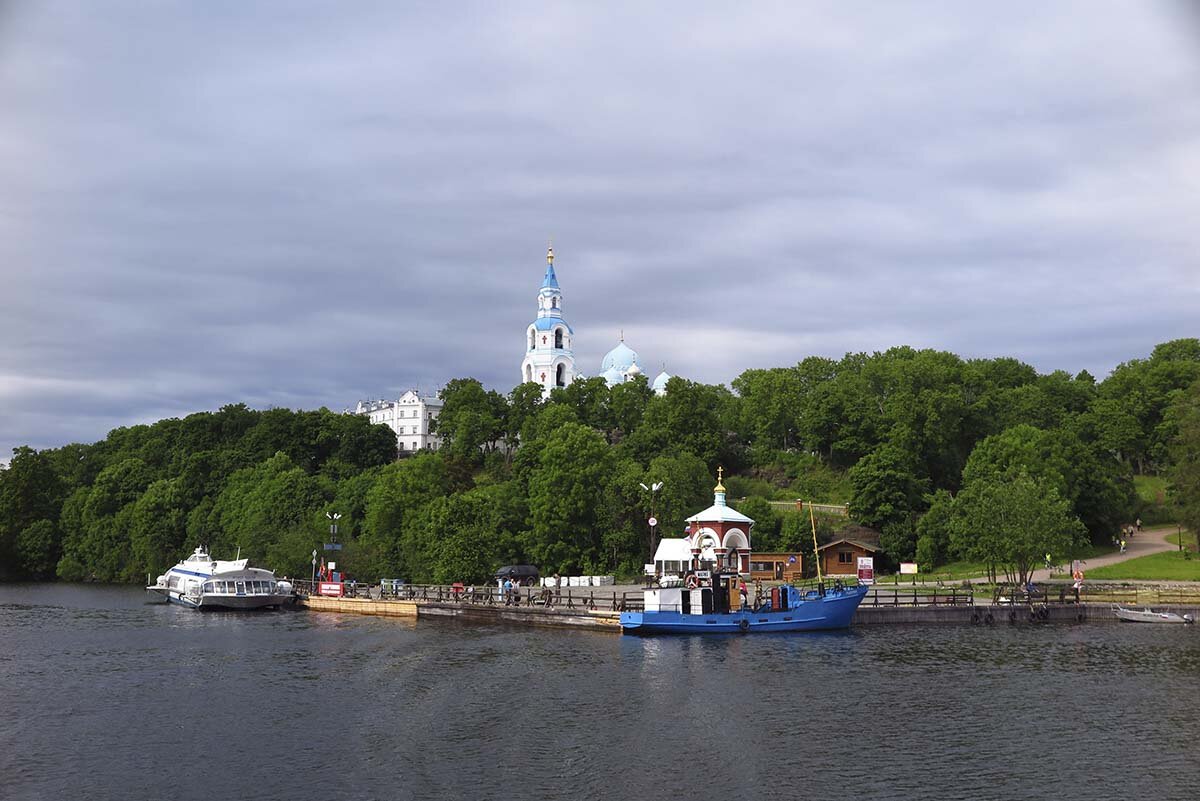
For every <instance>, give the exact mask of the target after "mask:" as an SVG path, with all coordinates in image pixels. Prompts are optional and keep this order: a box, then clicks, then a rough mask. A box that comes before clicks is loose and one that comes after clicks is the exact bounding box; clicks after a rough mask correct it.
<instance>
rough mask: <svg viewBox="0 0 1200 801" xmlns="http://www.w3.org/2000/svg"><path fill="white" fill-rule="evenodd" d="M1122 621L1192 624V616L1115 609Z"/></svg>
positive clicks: (1114, 612) (1120, 607) (1119, 607)
mask: <svg viewBox="0 0 1200 801" xmlns="http://www.w3.org/2000/svg"><path fill="white" fill-rule="evenodd" d="M1113 614H1115V615H1116V616H1117V617H1118V618H1120V619H1121V620H1124V621H1127V622H1129V623H1191V622H1192V616H1191V615H1180V614H1177V613H1175V612H1155V611H1153V610H1150V609H1126V608H1125V607H1123V606H1117V607H1114V608H1113Z"/></svg>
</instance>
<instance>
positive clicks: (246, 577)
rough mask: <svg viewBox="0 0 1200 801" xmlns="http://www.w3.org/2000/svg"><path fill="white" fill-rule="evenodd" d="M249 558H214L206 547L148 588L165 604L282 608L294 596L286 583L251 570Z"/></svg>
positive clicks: (206, 606)
mask: <svg viewBox="0 0 1200 801" xmlns="http://www.w3.org/2000/svg"><path fill="white" fill-rule="evenodd" d="M249 561H250V560H248V559H236V560H233V561H222V560H218V559H213V558H212V557H211V556H209V555H208V551H206V550H205V549H204V548H203V547H200V548H197V549H196V550H195V552H194V553H193V554H192V555H191V556H189V557H188V558H187V559H184V560H183V561H182V562H180V563H179V564H177V565H175V567H173V568H171V569H170V570H168V571H167V572H166V573H164V574H163V575H161V576H159V577H158V580H157V581H156V582H155V583H154V584H151V585H150V586H148V587H146V590H147V591H149V592H150V593H151V595H154V596H156V597H157V598H158V599H160V600H163V601H169V602H171V603H176V604H180V605H181V606H190V607H192V608H193V609H210V608H222V609H259V608H261V607H266V606H276V607H277V606H282V605H283V604H286V603H290V602H291V601H292V600H293V599H294V597H295V590H294V589H293V587H292V585H291V584H290V583H289V582H287V581H278V580H276V578H275V574H274V573H272V572H271V571H270V570H264V569H262V568H259V567H249Z"/></svg>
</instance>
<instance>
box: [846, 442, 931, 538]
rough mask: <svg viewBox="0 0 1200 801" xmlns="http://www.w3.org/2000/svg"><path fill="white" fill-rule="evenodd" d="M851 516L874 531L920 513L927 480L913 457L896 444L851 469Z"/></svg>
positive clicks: (885, 447)
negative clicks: (918, 472) (921, 474)
mask: <svg viewBox="0 0 1200 801" xmlns="http://www.w3.org/2000/svg"><path fill="white" fill-rule="evenodd" d="M849 478H850V484H851V486H852V487H853V492H854V494H853V497H852V498H851V500H850V512H851V514H852V515H853V516H854V517H855V519H857V520H859V521H861V522H862V523H865V524H866V525H868V526H871V527H872V528H883V527H884V526H886V525H888V524H889V523H897V522H901V521H905V520H908V519H909V518H910V517H911V516H912V515H913V513H914V512H917V511H919V510H920V508H921V506H922V504H923V501H922V495H923V494H924V492H925V490H926V482H925V480H924V479H923V478H922V477H921V476H919V475H917V471H916V467H915V465H914V464H913V458H912V454H911V453H910V452H908V451H907V450H905V449H904V448H902V447H900V446H898V445H895V444H893V443H886V444H884V445H881V446H880V447H878V448H877V449H875V450H874V451H872V452H871V453H869V454H868V455H867V456H865V457H863V458H862V459H861V460H860V461H859V462H858V464H856V465H855V466H854V467H852V468H851V469H850V472H849Z"/></svg>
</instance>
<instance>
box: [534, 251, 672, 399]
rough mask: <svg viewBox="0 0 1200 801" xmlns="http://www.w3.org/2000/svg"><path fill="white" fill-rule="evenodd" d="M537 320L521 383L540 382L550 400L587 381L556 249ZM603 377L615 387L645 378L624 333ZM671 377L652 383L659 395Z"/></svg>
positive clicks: (603, 368) (602, 366)
mask: <svg viewBox="0 0 1200 801" xmlns="http://www.w3.org/2000/svg"><path fill="white" fill-rule="evenodd" d="M537 304H538V307H537V319H535V320H534V321H533V322H532V323H530V324H529V327H528V328H527V329H526V331H525V338H526V347H525V358H524V359H522V360H521V381H522V382H530V381H533V382H536V383H538V384H541V386H542V396H543V397H549V396H550V392H551V391H552V390H553V389H554V388H555V387H566V386H568V385H569V384H570V383H571V382H572V381H574V380H575V379H576V378H584V375H583V374H582V373H579V372H576V370H575V352H574V350H573V349H572V340H573V339H574V337H575V331H574V330H573V329H572V328H571V326H570V325H568V324H567V321H566V320H564V319H563V314H562V307H563V300H562V289H560V288H559V286H558V276H556V275H555V274H554V248H553V247H551V248H549V249H548V250H547V251H546V276H545V278H543V279H542V288H541V289H539V290H538V297H537ZM600 375H601V376H602V377H603V378H604V380H605V381H606V382H607V383H608V385H609V386H610V387H611V386H615V385H616V384H621V383H624V382H626V381H629V380H632V379H633V378H635V377H637V376H639V375H642V368H641V367H639V366H638V355H637V352H636V351H634V350H633V349H632V348H630V347H629V346H628V345H626V344H625V337H624V335H623V334H622V336H621V338H620V341H619V342H618V343H617V346H616V347H615V348H613V349H612V350H610V351H609V352H608V353H607V354H606V355H605V356H604V361H602V362H601V363H600ZM670 379H671V376H669V375H667V372H666V371H665V370H664V371H663V372H661V373H659V374H658V376H657V377H656V378H655V379H654V382H653V383H652V384H651V388H652V389H653V390H654V392H655V393H657V394H659V395H662V394H664V393H666V391H667V382H668V381H669V380H670Z"/></svg>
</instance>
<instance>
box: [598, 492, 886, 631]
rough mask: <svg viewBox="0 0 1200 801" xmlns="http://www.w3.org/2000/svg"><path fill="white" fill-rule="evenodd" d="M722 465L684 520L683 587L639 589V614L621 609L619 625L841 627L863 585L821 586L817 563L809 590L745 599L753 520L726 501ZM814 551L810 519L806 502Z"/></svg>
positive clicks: (781, 589)
mask: <svg viewBox="0 0 1200 801" xmlns="http://www.w3.org/2000/svg"><path fill="white" fill-rule="evenodd" d="M723 473H724V470H723V469H718V471H717V485H716V486H715V487H713V505H712V506H710V507H709V508H707V509H705V510H704V511H703V512H699V513H697V514H695V515H692V516H691V517H689V518H688V519H687V524H688V527H687V530H686V534H687V537H686V540H685V542H686V547H687V549H688V551H689V552H690V553H691V560H690V562H689V563H688V565H687V575H686V577H685V578H684V586H683V587H660V588H657V589H649V590H646V593H645V596H644V600H645V602H644V604H643V610H642V611H641V612H624V613H622V614H621V630H622V631H623V632H627V633H630V634H671V633H677V634H736V633H747V634H748V633H752V632H768V631H821V630H825V629H844V628H846V627H848V626H849V625H850V621H851V620H852V619H853V618H854V612H855V610H857V609H858V605H859V604H860V603H862V599H863V597H864V596H865V595H866V594H867V587H866V586H865V585H847V584H844V583H843V582H842V580H841V579H837V580H835V581H834V582H833V583H832V584H831V585H829V586H826V583H825V581H824V580H823V579H822V577H821V570H820V564H819V563H818V565H817V581H816V584H815V586H813V587H811V588H800V587H796V586H793V585H791V584H784V585H782V586H777V587H773V588H771V591H770V593H769V595H768V594H766V593H763V594H762V595H761V596H759V597H757V598H755V599H753V601H751V600H750V598H749V597H748V591H747V588H746V582H745V578H746V577H747V576H748V575H749V574H750V572H751V567H750V555H751V550H750V530H751V527H752V526H753V525H754V521H753V520H752V519H750V518H749V517H747V516H746V515H744V514H742V513H741V512H739V511H737V510H736V509H734V508H732V507H731V506H729V505H728V503H726V500H725V486H724V483H723V480H722V479H723V475H722V474H723ZM809 522H810V523H811V525H812V530H813V548H814V552H815V551H816V548H817V524H816V520H815V519H814V517H813V514H812V507H811V505H810V506H809Z"/></svg>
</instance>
